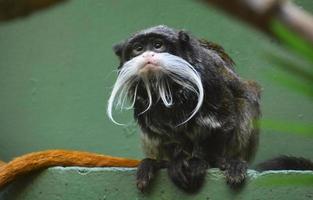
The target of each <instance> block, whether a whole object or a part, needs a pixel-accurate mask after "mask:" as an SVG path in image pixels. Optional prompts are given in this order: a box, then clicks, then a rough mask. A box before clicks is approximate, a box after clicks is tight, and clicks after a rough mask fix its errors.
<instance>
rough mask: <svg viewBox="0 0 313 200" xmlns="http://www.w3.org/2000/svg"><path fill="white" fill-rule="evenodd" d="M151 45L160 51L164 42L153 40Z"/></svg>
mask: <svg viewBox="0 0 313 200" xmlns="http://www.w3.org/2000/svg"><path fill="white" fill-rule="evenodd" d="M152 45H153V48H154V49H156V50H158V51H162V50H164V49H165V47H164V43H163V41H162V40H155V41H154V42H153V44H152Z"/></svg>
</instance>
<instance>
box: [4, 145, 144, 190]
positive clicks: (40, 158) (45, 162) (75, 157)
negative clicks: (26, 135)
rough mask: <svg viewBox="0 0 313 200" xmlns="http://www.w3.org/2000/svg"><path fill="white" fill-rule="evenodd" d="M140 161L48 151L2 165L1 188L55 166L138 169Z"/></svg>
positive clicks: (91, 154)
mask: <svg viewBox="0 0 313 200" xmlns="http://www.w3.org/2000/svg"><path fill="white" fill-rule="evenodd" d="M138 163H139V161H138V160H132V159H126V158H119V157H112V156H107V155H101V154H95V153H88V152H82V151H70V150H47V151H40V152H35V153H30V154H26V155H23V156H21V157H18V158H16V159H14V160H12V161H11V162H9V163H7V164H4V165H0V188H2V187H3V186H5V185H6V184H8V183H10V182H11V181H13V180H15V179H16V178H18V177H20V176H22V175H26V174H28V173H30V172H33V171H37V170H40V169H45V168H48V167H53V166H80V167H136V166H137V165H138Z"/></svg>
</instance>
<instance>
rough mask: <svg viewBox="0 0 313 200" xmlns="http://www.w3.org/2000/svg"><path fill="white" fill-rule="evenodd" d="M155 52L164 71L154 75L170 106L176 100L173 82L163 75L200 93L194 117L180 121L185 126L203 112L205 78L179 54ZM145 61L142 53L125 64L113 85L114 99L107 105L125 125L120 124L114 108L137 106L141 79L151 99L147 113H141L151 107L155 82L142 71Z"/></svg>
mask: <svg viewBox="0 0 313 200" xmlns="http://www.w3.org/2000/svg"><path fill="white" fill-rule="evenodd" d="M155 54H156V56H155V58H156V62H157V65H159V66H160V71H161V73H155V75H154V78H155V81H156V82H155V85H156V88H157V91H155V92H158V94H157V95H159V97H160V98H161V100H162V102H163V103H164V105H165V106H166V107H171V106H172V105H173V104H174V102H173V96H172V91H171V89H170V86H169V83H168V82H167V80H166V79H164V78H162V77H163V76H167V77H169V78H171V79H172V80H173V81H174V82H176V83H177V84H178V85H180V86H182V87H183V88H184V89H187V90H190V91H191V92H194V93H195V94H196V95H197V99H198V101H197V105H196V107H195V108H194V110H193V111H192V113H191V114H190V116H189V117H188V118H187V119H186V120H185V121H183V122H182V123H180V124H178V126H179V125H182V124H184V123H186V122H188V121H189V120H190V119H191V118H192V117H193V116H194V115H195V114H196V113H197V112H198V111H199V109H200V107H201V105H202V103H203V98H204V92H203V85H202V81H201V77H200V75H199V73H198V72H197V71H196V70H195V68H194V67H193V66H192V65H191V64H190V63H188V62H187V61H186V60H184V59H182V58H180V57H178V56H175V55H172V54H169V53H155ZM145 64H146V60H145V59H144V58H143V57H142V56H141V55H139V56H137V57H134V58H133V59H131V60H129V61H127V62H126V63H124V65H123V66H122V68H121V70H120V71H119V74H118V77H117V80H116V82H115V84H114V86H113V89H112V92H111V95H110V98H109V100H108V107H107V114H108V117H109V118H110V119H111V120H112V121H113V122H114V123H116V124H118V125H123V124H120V123H118V122H116V121H115V120H114V118H113V115H112V110H113V107H115V108H117V107H120V108H121V109H124V108H125V109H132V108H133V107H134V105H135V101H136V98H137V89H138V84H139V81H140V80H142V81H143V83H144V86H145V88H146V92H147V95H148V100H149V104H148V106H147V108H146V109H145V110H144V111H143V112H141V114H143V113H145V112H146V111H148V110H149V109H150V108H151V105H152V101H153V99H152V94H151V83H150V81H149V78H148V77H146V76H140V75H139V73H138V72H139V70H140V69H141V68H142V67H143V66H144V65H145ZM186 80H188V81H186ZM132 87H134V88H135V90H134V93H133V94H129V91H130V88H132ZM129 96H131V98H132V99H131V105H130V106H128V107H125V102H126V100H127V97H129Z"/></svg>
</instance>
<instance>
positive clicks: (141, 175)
mask: <svg viewBox="0 0 313 200" xmlns="http://www.w3.org/2000/svg"><path fill="white" fill-rule="evenodd" d="M114 51H115V53H116V55H117V56H118V57H119V58H120V66H119V67H118V78H117V80H116V83H115V85H114V88H113V91H112V93H111V96H110V98H109V102H108V115H109V117H110V118H111V119H112V120H113V121H114V119H113V117H112V110H113V107H114V106H120V107H122V108H124V107H126V106H125V100H126V99H128V100H129V102H130V106H129V107H128V108H133V110H134V118H135V120H136V121H137V123H138V124H139V126H140V129H141V140H142V144H143V150H144V153H145V155H146V157H147V158H146V159H143V160H142V161H141V164H140V165H139V166H138V170H137V187H138V189H140V190H144V189H146V187H147V186H148V185H149V183H150V181H151V180H152V178H153V176H154V174H155V173H156V171H157V170H158V169H160V168H162V167H167V169H168V174H169V177H170V178H171V179H172V181H173V182H174V183H175V184H176V185H177V186H178V187H180V188H182V189H184V190H185V191H189V192H193V191H196V190H197V189H199V188H200V186H201V185H202V183H203V181H204V177H205V173H206V170H207V168H209V167H217V168H220V169H222V170H224V171H225V175H226V179H227V183H229V184H230V185H232V186H236V185H240V184H241V183H243V182H244V180H245V177H246V172H247V166H248V165H247V163H248V162H249V161H251V160H252V159H253V157H254V154H255V152H256V149H257V146H258V133H259V131H258V125H257V121H258V119H259V117H260V108H259V107H260V106H259V101H260V87H259V86H258V84H257V83H255V82H254V81H246V80H243V79H242V78H240V77H239V76H238V75H237V74H236V72H235V70H234V67H233V66H234V62H233V61H232V59H231V58H230V57H229V56H228V55H227V54H226V53H225V51H224V49H223V48H222V47H221V46H219V45H217V44H214V43H211V42H207V41H205V40H199V39H197V38H195V37H193V36H192V35H190V34H189V33H187V32H185V31H178V30H174V29H172V28H169V27H167V26H163V25H160V26H155V27H152V28H148V29H145V30H143V31H140V32H138V33H136V34H134V35H133V36H131V37H130V38H129V39H127V40H125V41H124V42H122V43H120V44H118V45H116V46H115V47H114ZM114 122H115V121H114ZM116 123H117V122H116Z"/></svg>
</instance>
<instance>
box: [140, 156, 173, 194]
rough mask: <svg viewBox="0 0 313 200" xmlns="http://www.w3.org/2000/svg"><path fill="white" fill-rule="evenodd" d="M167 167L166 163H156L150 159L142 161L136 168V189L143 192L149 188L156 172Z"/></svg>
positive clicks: (156, 161)
mask: <svg viewBox="0 0 313 200" xmlns="http://www.w3.org/2000/svg"><path fill="white" fill-rule="evenodd" d="M166 166H167V162H166V161H163V160H162V161H158V160H155V159H151V158H145V159H143V160H142V161H141V162H140V163H139V165H138V168H137V175H136V181H137V188H138V189H139V190H140V191H141V192H143V191H144V190H146V188H147V187H148V186H149V184H150V182H151V181H152V180H153V177H154V176H155V174H156V173H157V172H158V170H159V169H162V168H165V167H166Z"/></svg>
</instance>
